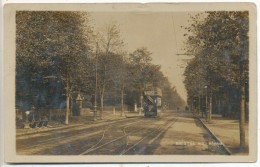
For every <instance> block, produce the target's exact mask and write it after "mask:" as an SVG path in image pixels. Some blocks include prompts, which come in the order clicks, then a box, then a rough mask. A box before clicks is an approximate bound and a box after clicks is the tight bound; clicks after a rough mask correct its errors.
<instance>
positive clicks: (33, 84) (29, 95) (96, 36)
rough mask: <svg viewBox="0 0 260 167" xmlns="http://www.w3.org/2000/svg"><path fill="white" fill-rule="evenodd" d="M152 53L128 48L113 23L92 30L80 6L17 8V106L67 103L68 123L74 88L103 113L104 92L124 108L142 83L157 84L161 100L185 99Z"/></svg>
mask: <svg viewBox="0 0 260 167" xmlns="http://www.w3.org/2000/svg"><path fill="white" fill-rule="evenodd" d="M151 54H152V53H151V52H150V51H148V49H147V48H144V47H141V48H138V49H136V50H135V51H134V52H132V53H130V54H129V53H127V51H125V50H124V41H123V40H122V38H121V35H120V29H119V27H118V26H117V25H116V24H113V23H109V24H107V25H106V26H105V27H104V28H103V29H102V30H101V31H99V32H96V31H95V29H94V27H93V26H92V24H91V21H90V15H89V14H88V13H85V12H56V11H55V12H51V11H19V12H17V14H16V104H17V107H21V108H23V110H24V111H25V110H28V109H30V108H31V107H32V106H36V107H37V108H46V107H49V108H64V107H66V108H67V112H66V119H65V123H66V124H68V120H69V119H68V117H69V113H70V110H71V104H70V103H71V101H73V100H75V93H76V94H78V93H80V94H83V95H89V96H91V97H95V99H96V100H97V101H98V105H99V106H100V107H99V110H100V114H101V117H102V112H103V106H104V99H105V98H106V97H109V98H113V99H120V103H121V112H122V113H123V109H124V107H123V106H124V104H127V105H130V106H133V105H134V104H139V103H140V101H141V95H142V91H143V89H144V85H145V84H147V83H150V84H153V86H154V87H159V88H161V89H162V91H163V99H162V103H163V104H165V105H169V104H171V105H172V107H177V106H178V105H184V102H183V100H182V99H181V98H180V97H179V95H178V93H177V92H176V90H175V88H174V86H172V85H171V83H170V82H169V81H168V79H167V77H166V76H164V75H163V73H162V72H161V67H160V66H159V65H154V64H152V58H151ZM65 99H66V100H65ZM114 101H115V103H116V102H117V100H114ZM92 103H93V101H92ZM93 105H95V104H93ZM112 105H115V104H112Z"/></svg>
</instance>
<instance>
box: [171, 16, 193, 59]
mask: <svg viewBox="0 0 260 167" xmlns="http://www.w3.org/2000/svg"><path fill="white" fill-rule="evenodd" d="M172 27H173V35H174V40H175V47H176V50H177V53H176V54H175V55H177V56H181V55H187V56H188V55H193V54H188V53H179V51H178V46H177V37H176V31H175V25H174V20H173V16H172Z"/></svg>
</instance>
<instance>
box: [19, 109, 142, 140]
mask: <svg viewBox="0 0 260 167" xmlns="http://www.w3.org/2000/svg"><path fill="white" fill-rule="evenodd" d="M140 116H142V115H139V113H137V112H125V113H124V114H123V116H121V113H120V111H117V112H115V113H114V112H113V111H103V118H102V119H100V117H99V115H97V117H96V120H95V121H94V120H93V113H92V112H91V113H89V114H88V115H85V116H71V117H69V125H66V124H64V122H59V121H49V123H48V126H47V127H41V128H31V129H21V128H17V129H16V135H25V134H31V133H37V132H44V131H50V130H56V129H64V128H68V127H76V126H81V125H91V124H98V123H102V122H107V121H113V120H121V119H126V118H127V117H140Z"/></svg>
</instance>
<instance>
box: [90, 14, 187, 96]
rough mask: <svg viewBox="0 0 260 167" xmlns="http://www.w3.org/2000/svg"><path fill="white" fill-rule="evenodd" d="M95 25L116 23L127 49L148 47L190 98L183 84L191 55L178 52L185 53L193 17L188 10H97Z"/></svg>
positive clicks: (93, 18) (99, 27)
mask: <svg viewBox="0 0 260 167" xmlns="http://www.w3.org/2000/svg"><path fill="white" fill-rule="evenodd" d="M90 14H91V18H92V20H93V23H94V25H95V28H97V30H99V29H102V27H104V26H105V25H106V24H108V23H110V22H115V23H116V24H118V25H119V28H120V33H121V36H122V38H123V40H124V41H125V43H126V45H125V49H126V50H127V51H128V52H129V53H131V52H133V51H134V50H136V49H137V48H140V47H147V49H148V50H149V51H150V52H152V55H151V56H152V59H153V60H152V62H153V63H154V64H158V65H161V70H162V72H163V73H164V74H165V76H167V77H168V79H169V81H170V82H171V83H172V85H173V86H175V87H176V90H177V92H178V93H179V95H180V96H181V97H182V98H183V100H185V101H186V99H187V94H186V90H185V87H184V84H183V81H184V76H183V72H184V70H185V66H186V61H185V59H186V60H187V59H189V57H187V56H185V55H177V54H183V53H184V50H183V49H184V47H185V45H184V44H183V43H184V41H185V37H184V36H183V34H184V33H185V30H184V29H183V28H181V26H187V25H188V20H189V18H190V16H189V14H188V13H184V12H181V13H180V12H179V13H176V12H174V13H172V12H167V13H166V12H165V13H162V12H160V13H159V12H157V13H151V12H150V13H148V12H147V13H144V12H142V13H136V12H132V13H129V12H124V13H122V12H120V13H115V12H113V13H112V12H110V13H103V12H99V13H98V12H96V13H90Z"/></svg>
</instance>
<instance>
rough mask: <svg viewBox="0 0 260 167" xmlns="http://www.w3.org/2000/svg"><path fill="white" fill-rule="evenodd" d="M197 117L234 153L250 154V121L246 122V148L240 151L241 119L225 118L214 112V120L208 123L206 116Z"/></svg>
mask: <svg viewBox="0 0 260 167" xmlns="http://www.w3.org/2000/svg"><path fill="white" fill-rule="evenodd" d="M197 117H198V118H199V119H200V120H201V121H202V122H203V123H204V125H205V126H206V127H207V128H208V129H209V130H210V131H211V132H212V133H213V135H215V136H216V137H217V138H218V139H219V140H220V141H221V142H222V143H223V144H224V145H225V147H227V149H228V150H229V151H230V152H231V154H232V155H240V154H248V123H246V124H245V127H246V128H245V129H246V130H245V132H246V135H245V138H246V147H247V148H246V150H245V152H243V153H241V151H240V134H239V120H233V119H229V118H223V117H222V116H221V115H217V114H212V120H211V122H210V123H208V122H207V121H206V120H205V118H200V117H199V116H198V115H197Z"/></svg>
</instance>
